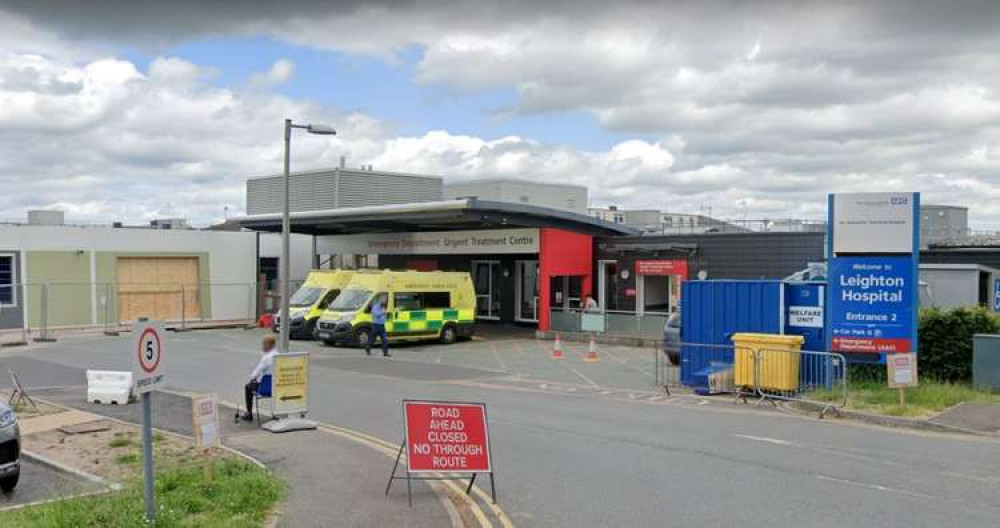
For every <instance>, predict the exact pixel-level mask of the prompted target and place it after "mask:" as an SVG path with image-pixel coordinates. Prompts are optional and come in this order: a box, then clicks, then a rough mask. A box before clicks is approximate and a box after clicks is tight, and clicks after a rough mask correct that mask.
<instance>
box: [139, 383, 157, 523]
mask: <svg viewBox="0 0 1000 528" xmlns="http://www.w3.org/2000/svg"><path fill="white" fill-rule="evenodd" d="M151 399H152V394H150V393H149V392H144V393H142V477H143V481H144V482H145V488H146V521H148V522H150V523H152V522H155V521H156V501H155V499H154V498H153V416H152V415H153V410H152V403H151Z"/></svg>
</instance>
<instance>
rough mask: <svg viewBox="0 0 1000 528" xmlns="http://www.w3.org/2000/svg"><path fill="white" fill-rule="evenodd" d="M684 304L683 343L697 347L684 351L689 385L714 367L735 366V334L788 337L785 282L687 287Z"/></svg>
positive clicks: (712, 283)
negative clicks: (784, 321)
mask: <svg viewBox="0 0 1000 528" xmlns="http://www.w3.org/2000/svg"><path fill="white" fill-rule="evenodd" d="M681 300H682V303H683V304H682V306H683V315H682V317H681V341H683V342H684V343H691V344H687V345H683V346H682V347H681V383H683V384H684V385H693V384H694V374H695V373H696V372H698V371H700V370H703V369H705V368H706V367H708V366H709V365H710V364H711V363H713V362H717V363H718V362H721V363H729V364H732V363H733V351H732V348H730V346H731V345H732V341H731V339H730V338H731V337H732V335H733V334H734V333H736V332H752V333H759V334H780V333H782V319H783V317H782V313H781V311H782V283H781V281H777V280H770V281H741V280H713V281H686V282H684V283H683V284H682V286H681ZM693 343H697V344H699V345H701V346H698V345H694V344H693ZM712 345H716V346H712Z"/></svg>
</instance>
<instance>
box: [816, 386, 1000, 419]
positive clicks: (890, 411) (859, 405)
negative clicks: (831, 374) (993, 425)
mask: <svg viewBox="0 0 1000 528" xmlns="http://www.w3.org/2000/svg"><path fill="white" fill-rule="evenodd" d="M812 397H813V398H815V399H817V400H819V401H833V400H836V399H837V398H838V395H837V394H836V393H828V392H826V391H819V392H816V393H814V394H813V395H812ZM963 402H973V403H997V404H1000V394H991V393H989V392H985V391H981V390H977V389H975V388H973V387H972V386H970V385H966V384H962V383H948V382H939V381H928V380H920V385H919V386H917V387H911V388H909V389H906V407H903V406H901V405H899V391H897V390H896V389H890V388H888V387H886V384H885V382H884V381H881V382H880V381H868V380H865V381H852V382H851V384H850V386H849V387H848V394H847V408H848V409H854V410H857V411H864V412H871V413H875V414H884V415H887V416H908V417H927V416H931V415H934V414H937V413H939V412H941V411H943V410H945V409H947V408H948V407H952V406H954V405H958V404H959V403H963Z"/></svg>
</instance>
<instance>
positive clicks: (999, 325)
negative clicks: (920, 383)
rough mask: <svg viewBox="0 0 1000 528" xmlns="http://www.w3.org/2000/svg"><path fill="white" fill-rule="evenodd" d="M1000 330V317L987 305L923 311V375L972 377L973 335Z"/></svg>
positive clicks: (947, 378) (960, 379)
mask: <svg viewBox="0 0 1000 528" xmlns="http://www.w3.org/2000/svg"><path fill="white" fill-rule="evenodd" d="M997 332H1000V319H998V318H997V316H996V315H994V314H993V313H991V312H989V311H987V310H986V309H985V308H955V309H952V310H940V309H937V308H932V309H928V310H921V311H920V325H919V330H918V336H919V337H918V339H919V343H920V345H919V346H920V349H919V350H920V369H919V370H920V377H921V378H926V379H931V380H937V381H949V382H968V381H971V380H972V336H973V335H974V334H995V333H997Z"/></svg>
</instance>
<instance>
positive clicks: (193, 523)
mask: <svg viewBox="0 0 1000 528" xmlns="http://www.w3.org/2000/svg"><path fill="white" fill-rule="evenodd" d="M284 493H285V486H284V484H283V483H282V482H281V480H279V479H278V478H277V477H276V476H275V475H274V474H272V473H271V472H269V471H267V470H265V469H261V468H259V467H257V466H255V465H253V464H249V463H247V462H246V461H243V460H238V459H225V460H221V461H217V462H216V464H215V479H214V480H213V481H212V482H211V483H207V482H205V480H204V477H203V474H202V468H201V466H184V467H175V468H170V469H166V470H164V471H162V472H159V473H158V474H157V478H156V506H157V519H156V524H155V526H157V527H174V526H184V527H204V528H215V527H219V528H221V527H229V526H240V527H244V526H245V527H252V526H262V525H263V523H264V521H265V520H266V518H267V515H268V513H269V512H270V511H271V510H272V509H273V508H274V506H275V505H276V504H277V503H278V501H280V500H281V498H282V497H283V496H284ZM144 514H145V506H144V502H143V493H142V481H141V480H137V481H132V482H131V483H130V485H128V486H127V487H126V488H125V489H124V490H122V491H118V492H112V493H108V494H103V495H94V496H89V497H80V498H76V499H68V500H63V501H56V502H50V503H46V504H40V505H38V506H31V507H28V508H24V509H20V510H14V511H8V512H0V526H4V527H5V528H7V527H36V526H45V527H67V528H68V527H82V526H87V527H91V526H93V527H98V526H100V527H107V528H119V527H120V528H126V527H133V526H143V525H145V520H144Z"/></svg>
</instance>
